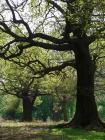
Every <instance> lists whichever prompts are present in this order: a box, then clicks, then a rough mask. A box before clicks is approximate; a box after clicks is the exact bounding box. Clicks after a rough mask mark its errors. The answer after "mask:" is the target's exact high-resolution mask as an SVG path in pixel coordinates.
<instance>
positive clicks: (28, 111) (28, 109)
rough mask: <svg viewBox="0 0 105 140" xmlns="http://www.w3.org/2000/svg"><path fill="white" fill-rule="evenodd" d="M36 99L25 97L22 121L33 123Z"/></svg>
mask: <svg viewBox="0 0 105 140" xmlns="http://www.w3.org/2000/svg"><path fill="white" fill-rule="evenodd" d="M34 101H35V97H32V96H28V95H27V96H24V97H23V117H22V121H32V111H33V104H34Z"/></svg>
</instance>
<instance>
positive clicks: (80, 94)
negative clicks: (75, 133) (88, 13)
mask: <svg viewBox="0 0 105 140" xmlns="http://www.w3.org/2000/svg"><path fill="white" fill-rule="evenodd" d="M84 45H85V46H84ZM75 59H76V69H77V94H76V100H77V101H76V111H75V114H74V117H73V119H72V120H71V121H70V122H69V123H67V124H63V125H59V126H60V127H74V128H75V127H82V128H89V129H94V128H98V129H100V128H103V127H105V125H104V123H102V122H101V120H100V118H99V115H98V111H97V105H96V102H95V96H94V73H95V63H94V61H93V60H92V59H91V57H90V53H89V46H88V44H86V42H83V40H82V41H81V42H79V44H77V46H76V49H75Z"/></svg>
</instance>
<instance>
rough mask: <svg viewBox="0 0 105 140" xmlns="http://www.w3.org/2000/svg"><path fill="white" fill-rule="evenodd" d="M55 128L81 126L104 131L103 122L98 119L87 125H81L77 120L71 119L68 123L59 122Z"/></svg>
mask: <svg viewBox="0 0 105 140" xmlns="http://www.w3.org/2000/svg"><path fill="white" fill-rule="evenodd" d="M56 128H81V129H85V130H96V131H105V123H103V122H102V121H101V120H100V119H99V120H97V121H91V122H90V123H89V124H87V125H82V124H80V123H78V122H77V121H71V122H69V123H63V124H59V125H57V126H56Z"/></svg>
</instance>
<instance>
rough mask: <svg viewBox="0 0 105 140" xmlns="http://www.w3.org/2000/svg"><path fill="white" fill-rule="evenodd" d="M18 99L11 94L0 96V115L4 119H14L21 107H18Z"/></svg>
mask: <svg viewBox="0 0 105 140" xmlns="http://www.w3.org/2000/svg"><path fill="white" fill-rule="evenodd" d="M19 104H20V99H18V98H16V97H14V96H11V95H4V96H2V102H0V107H1V108H0V115H1V116H2V117H3V118H5V119H16V118H17V116H18V114H19V112H20V111H21V108H19Z"/></svg>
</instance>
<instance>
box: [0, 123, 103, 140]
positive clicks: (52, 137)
mask: <svg viewBox="0 0 105 140" xmlns="http://www.w3.org/2000/svg"><path fill="white" fill-rule="evenodd" d="M53 124H54V125H55V124H56V123H53V122H49V123H42V122H32V123H20V122H12V121H11V122H9V121H6V122H1V123H0V140H105V133H104V132H96V131H85V130H80V129H71V128H66V129H51V128H50V127H49V126H52V125H53Z"/></svg>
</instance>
